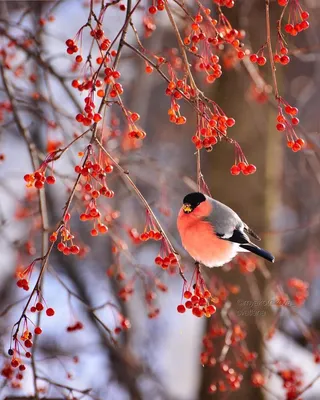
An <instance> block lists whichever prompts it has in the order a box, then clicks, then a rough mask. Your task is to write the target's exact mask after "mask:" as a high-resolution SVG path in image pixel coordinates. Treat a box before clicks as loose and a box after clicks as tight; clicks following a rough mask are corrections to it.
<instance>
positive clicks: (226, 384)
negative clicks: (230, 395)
mask: <svg viewBox="0 0 320 400" xmlns="http://www.w3.org/2000/svg"><path fill="white" fill-rule="evenodd" d="M229 364H230V363H229V362H222V363H221V364H220V370H221V372H222V374H223V379H219V380H218V381H217V382H212V383H211V385H210V386H209V393H215V392H216V391H219V392H227V391H230V390H231V391H236V390H238V389H240V386H241V382H242V380H243V375H242V374H240V373H238V372H237V371H236V370H235V369H234V368H231V367H230V365H229Z"/></svg>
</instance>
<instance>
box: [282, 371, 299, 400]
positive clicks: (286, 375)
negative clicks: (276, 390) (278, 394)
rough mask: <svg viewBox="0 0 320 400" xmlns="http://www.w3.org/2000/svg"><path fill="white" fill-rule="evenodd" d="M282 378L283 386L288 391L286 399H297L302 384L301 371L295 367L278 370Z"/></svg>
mask: <svg viewBox="0 0 320 400" xmlns="http://www.w3.org/2000/svg"><path fill="white" fill-rule="evenodd" d="M278 375H279V377H280V378H281V379H282V382H283V384H282V386H283V388H284V389H285V391H286V400H295V399H297V398H298V397H299V392H300V390H301V386H302V383H303V382H302V379H301V375H302V374H301V371H300V370H297V369H296V370H294V369H283V370H280V371H279V372H278Z"/></svg>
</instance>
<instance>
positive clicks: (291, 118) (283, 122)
mask: <svg viewBox="0 0 320 400" xmlns="http://www.w3.org/2000/svg"><path fill="white" fill-rule="evenodd" d="M285 114H287V116H286V115H285ZM297 114H298V109H297V108H296V107H291V106H290V105H289V104H288V103H287V102H286V101H285V100H283V99H282V98H281V99H279V105H278V116H277V125H276V128H277V130H278V131H279V132H285V133H286V136H287V146H288V147H289V148H290V149H291V150H292V151H293V152H297V151H300V150H301V149H302V147H303V146H304V140H303V139H302V138H299V137H298V136H297V134H296V132H295V129H294V127H295V126H297V125H298V124H299V122H300V121H299V118H297Z"/></svg>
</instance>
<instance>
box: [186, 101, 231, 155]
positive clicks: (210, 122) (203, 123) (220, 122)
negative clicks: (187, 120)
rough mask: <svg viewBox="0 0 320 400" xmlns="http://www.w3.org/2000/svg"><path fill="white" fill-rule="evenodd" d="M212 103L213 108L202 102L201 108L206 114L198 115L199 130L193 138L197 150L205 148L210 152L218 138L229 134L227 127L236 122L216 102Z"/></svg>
mask: <svg viewBox="0 0 320 400" xmlns="http://www.w3.org/2000/svg"><path fill="white" fill-rule="evenodd" d="M210 103H211V105H212V110H211V109H210V108H209V107H207V106H205V105H204V104H203V103H201V102H200V104H199V108H200V110H201V112H202V115H204V116H201V117H198V124H197V132H196V134H195V135H194V136H192V138H191V140H192V142H193V143H194V145H195V147H196V149H197V150H200V149H202V148H204V149H205V150H206V151H208V152H210V151H211V150H212V147H213V146H214V145H215V144H216V143H217V142H218V140H221V139H223V138H225V137H226V136H227V129H228V128H231V127H233V126H234V124H235V120H234V119H233V118H228V117H227V116H226V115H225V113H224V112H223V111H222V110H221V108H220V107H219V106H218V105H217V104H216V103H214V102H213V101H210Z"/></svg>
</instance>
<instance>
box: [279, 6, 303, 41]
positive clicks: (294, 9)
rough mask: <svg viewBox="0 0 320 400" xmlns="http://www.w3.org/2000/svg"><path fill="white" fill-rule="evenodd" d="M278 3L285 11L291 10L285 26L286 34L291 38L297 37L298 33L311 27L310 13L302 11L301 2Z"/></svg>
mask: <svg viewBox="0 0 320 400" xmlns="http://www.w3.org/2000/svg"><path fill="white" fill-rule="evenodd" d="M278 3H279V5H280V6H283V7H285V9H287V8H288V9H289V12H288V22H287V23H286V24H285V26H284V30H285V31H286V33H288V34H289V35H291V36H297V35H298V33H300V32H302V31H305V30H306V29H308V28H309V26H310V25H309V22H308V21H307V20H308V18H309V13H308V12H307V11H304V10H303V9H302V7H301V5H300V2H299V0H278ZM284 11H285V10H284ZM283 14H284V13H283Z"/></svg>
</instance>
